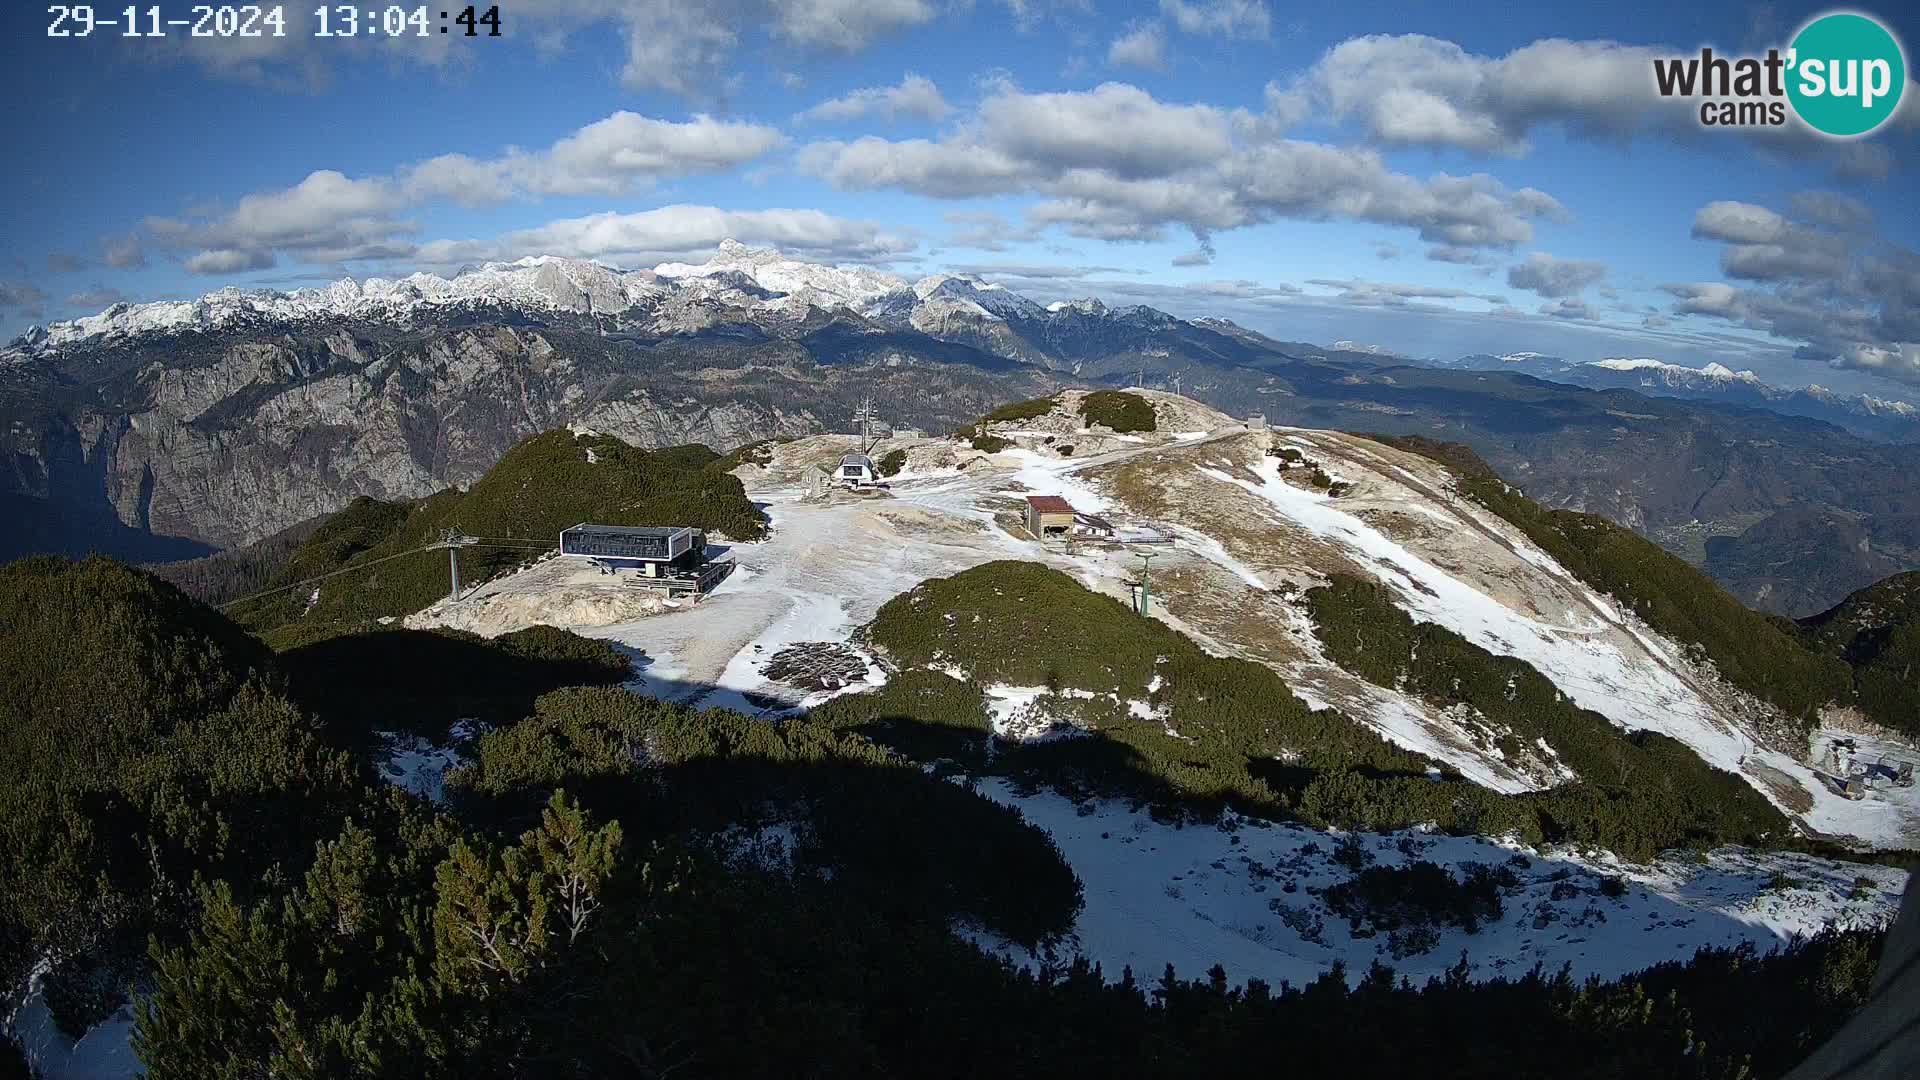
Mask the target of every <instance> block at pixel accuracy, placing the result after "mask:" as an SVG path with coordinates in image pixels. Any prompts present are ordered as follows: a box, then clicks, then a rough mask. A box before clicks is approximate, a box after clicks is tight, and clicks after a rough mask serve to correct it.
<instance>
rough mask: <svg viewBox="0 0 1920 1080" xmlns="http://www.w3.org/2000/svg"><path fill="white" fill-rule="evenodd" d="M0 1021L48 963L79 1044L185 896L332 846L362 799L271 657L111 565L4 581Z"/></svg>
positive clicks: (25, 564) (53, 563) (5, 576)
mask: <svg viewBox="0 0 1920 1080" xmlns="http://www.w3.org/2000/svg"><path fill="white" fill-rule="evenodd" d="M0 626H4V627H5V633H6V643H5V647H4V648H0V686H4V687H5V691H4V693H0V881H4V882H6V885H5V887H4V888H0V1014H10V1013H11V1012H12V1010H13V1009H14V1008H15V1007H17V1006H18V1005H19V1003H20V999H19V995H20V994H22V993H24V991H25V989H26V986H27V978H28V973H29V972H30V971H31V970H32V969H33V968H34V967H35V966H36V965H38V964H39V963H41V962H43V961H45V962H50V963H51V964H52V968H51V969H50V972H49V979H50V983H49V985H48V994H49V999H50V1001H51V1002H52V1003H53V1006H54V1008H55V1012H56V1019H57V1020H59V1022H61V1023H62V1024H63V1025H66V1026H67V1029H68V1034H70V1035H77V1034H79V1033H80V1032H81V1031H84V1029H85V1027H86V1026H87V1025H88V1024H90V1023H92V1022H95V1021H97V1020H99V1019H101V1018H103V1017H104V1016H105V1015H107V1014H110V1013H111V1012H113V1011H114V1010H116V1009H118V1008H119V1007H120V1005H121V1004H122V1003H123V1002H124V999H125V994H124V991H125V988H126V987H127V986H129V985H132V982H133V979H134V977H135V976H136V975H137V974H138V973H139V972H140V970H141V969H142V967H143V966H144V956H145V952H146V947H147V941H148V939H149V936H159V937H161V938H162V939H171V938H173V937H174V936H176V935H177V933H178V931H179V927H180V924H181V920H182V919H184V918H185V917H186V915H187V913H189V912H190V911H192V910H193V906H194V888H195V882H196V881H197V880H199V879H201V878H202V877H203V876H207V875H213V876H230V877H232V878H233V879H234V880H236V881H239V882H243V883H247V884H248V885H249V886H251V885H252V884H253V883H255V882H256V881H257V880H258V878H259V875H261V874H263V873H266V872H267V871H268V869H269V868H270V867H271V866H273V865H275V864H278V863H281V862H283V861H285V860H289V859H299V858H303V857H304V856H305V854H306V853H308V852H310V851H311V850H312V847H313V844H314V843H315V842H316V841H317V840H319V839H320V838H321V837H323V836H326V835H329V834H330V832H331V830H332V829H333V828H334V827H336V826H337V823H338V821H339V815H340V813H341V812H342V808H343V806H344V805H345V803H346V802H347V801H348V800H349V799H350V797H351V793H352V792H353V791H354V790H355V789H356V786H357V781H358V776H359V774H358V771H357V770H356V769H355V768H354V767H353V765H352V763H351V761H350V759H349V758H348V757H347V756H346V755H344V754H340V753H337V752H334V751H332V750H330V749H328V748H327V747H326V746H325V745H324V744H323V743H322V742H321V741H320V740H319V739H318V738H317V737H316V733H315V731H314V728H313V725H312V723H311V722H310V721H309V720H308V718H307V717H306V716H305V715H304V714H303V713H301V712H300V710H298V709H297V708H295V707H294V705H293V704H292V703H291V702H289V701H288V700H287V698H286V696H285V695H284V693H283V692H282V688H281V685H280V681H279V677H278V674H277V672H276V671H275V670H274V665H273V658H272V655H271V654H270V653H269V652H268V651H267V650H266V649H265V647H264V646H262V645H261V644H260V643H259V642H258V641H257V640H255V639H253V638H251V637H249V636H248V635H247V634H246V633H245V632H244V631H243V630H241V629H240V628H239V627H237V626H234V625H233V624H232V623H230V622H228V621H227V620H226V619H224V618H222V617H221V616H220V615H219V614H218V613H216V612H214V611H213V610H212V609H210V608H207V607H204V606H202V605H200V604H198V603H195V602H194V601H191V600H189V599H188V598H187V597H186V596H184V595H183V594H182V593H181V592H180V591H179V590H178V589H176V588H174V587H173V586H172V585H169V584H166V583H165V582H162V581H160V580H158V579H156V578H154V577H152V576H150V575H148V574H145V573H142V572H140V571H137V570H133V569H130V568H128V567H126V566H123V565H121V564H119V563H115V562H111V561H109V560H106V559H101V558H92V559H88V560H86V561H84V562H79V563H70V562H68V561H66V560H64V559H54V558H36V559H28V560H22V561H20V562H16V563H13V564H11V565H8V566H6V567H5V568H4V569H0Z"/></svg>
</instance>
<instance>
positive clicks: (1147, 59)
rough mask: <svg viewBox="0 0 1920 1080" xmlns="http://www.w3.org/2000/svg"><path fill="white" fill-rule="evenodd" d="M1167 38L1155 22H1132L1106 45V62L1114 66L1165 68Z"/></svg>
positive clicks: (1159, 69)
mask: <svg viewBox="0 0 1920 1080" xmlns="http://www.w3.org/2000/svg"><path fill="white" fill-rule="evenodd" d="M1166 49H1167V38H1166V35H1165V34H1164V33H1162V32H1161V30H1160V26H1159V24H1157V23H1144V24H1132V25H1131V26H1130V27H1129V28H1128V30H1127V32H1126V33H1124V34H1121V35H1120V36H1119V37H1117V38H1114V39H1113V44H1111V45H1109V46H1107V63H1109V64H1112V65H1113V66H1114V67H1137V68H1146V69H1147V70H1148V71H1165V70H1166V69H1167V57H1166Z"/></svg>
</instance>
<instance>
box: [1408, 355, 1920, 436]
mask: <svg viewBox="0 0 1920 1080" xmlns="http://www.w3.org/2000/svg"><path fill="white" fill-rule="evenodd" d="M1423 363H1424V365H1425V366H1428V367H1439V368H1448V369H1453V370H1468V371H1518V372H1523V373H1525V374H1528V375H1532V376H1535V377H1537V378H1542V379H1549V380H1552V381H1553V382H1560V383H1566V384H1568V385H1570V386H1587V387H1595V388H1607V389H1616V388H1617V389H1629V390H1637V391H1639V392H1641V393H1643V394H1648V395H1652V396H1655V397H1677V398H1686V399H1688V400H1693V401H1716V402H1723V403H1726V404H1731V405H1747V406H1751V407H1753V408H1758V409H1766V410H1768V411H1770V412H1776V413H1780V414H1782V415H1784V416H1806V417H1811V418H1813V419H1815V420H1825V421H1826V422H1828V423H1830V424H1834V425H1837V426H1839V427H1843V428H1846V429H1847V430H1848V431H1851V432H1854V433H1855V434H1857V435H1864V436H1866V437H1867V438H1870V439H1884V440H1888V441H1893V442H1906V441H1910V440H1914V439H1920V408H1916V407H1915V406H1914V405H1911V404H1909V403H1907V402H1905V401H1896V400H1889V399H1887V398H1880V397H1875V396H1873V395H1871V394H1840V393H1836V392H1835V391H1832V390H1829V389H1827V388H1826V387H1824V386H1820V385H1818V384H1813V385H1808V386H1805V387H1801V388H1784V387H1778V386H1774V385H1772V384H1770V383H1767V382H1766V381H1764V380H1763V379H1761V378H1760V376H1758V375H1756V374H1754V373H1753V372H1751V371H1735V370H1733V369H1732V368H1729V367H1727V366H1726V365H1724V364H1720V363H1709V364H1707V365H1706V366H1704V367H1697V368H1694V367H1686V366H1684V365H1681V364H1670V363H1666V362H1665V361H1661V360H1655V359H1650V358H1645V357H1641V358H1635V359H1628V358H1613V359H1607V360H1595V361H1590V362H1587V363H1574V362H1573V361H1570V360H1564V359H1562V358H1560V357H1557V356H1547V355H1545V354H1543V353H1533V352H1517V353H1508V354H1506V355H1504V356H1492V355H1488V354H1486V353H1476V354H1474V355H1472V356H1463V357H1460V358H1459V359H1458V360H1448V361H1440V360H1430V361H1424V362H1423Z"/></svg>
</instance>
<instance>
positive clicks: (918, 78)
mask: <svg viewBox="0 0 1920 1080" xmlns="http://www.w3.org/2000/svg"><path fill="white" fill-rule="evenodd" d="M952 112H953V106H951V105H949V104H947V99H946V98H945V97H943V96H941V94H940V88H939V87H938V86H935V85H934V84H933V80H932V79H929V78H926V77H925V76H922V75H916V74H914V73H913V72H908V73H907V74H906V75H905V76H903V77H902V78H901V80H900V84H899V85H898V86H870V87H866V88H864V89H860V90H855V91H852V92H851V93H848V94H844V95H842V96H840V97H837V98H833V99H832V100H829V101H823V102H821V103H820V104H818V105H815V106H814V107H813V108H811V109H808V110H807V111H806V112H803V113H801V114H800V115H799V117H797V118H796V119H800V120H828V121H845V120H857V119H860V118H862V117H868V116H873V117H878V118H880V119H882V120H898V119H901V118H902V117H907V118H912V119H918V120H927V121H940V120H945V119H946V118H947V117H948V116H949V115H950V114H951V113H952Z"/></svg>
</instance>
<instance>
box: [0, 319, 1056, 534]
mask: <svg viewBox="0 0 1920 1080" xmlns="http://www.w3.org/2000/svg"><path fill="white" fill-rule="evenodd" d="M144 353H145V355H146V356H147V357H148V359H146V360H145V362H144V363H141V364H139V365H137V366H134V367H131V368H129V369H128V370H127V371H126V372H124V373H122V374H121V375H120V376H118V377H117V378H108V379H106V380H104V381H103V382H101V383H96V384H94V385H91V386H84V385H83V386H82V387H79V388H69V389H68V390H67V394H66V396H67V400H65V401H58V402H55V403H54V404H53V405H52V406H51V407H49V408H47V409H46V410H45V411H44V412H42V413H41V414H40V415H39V416H37V417H32V418H22V419H21V420H18V421H16V422H15V423H13V424H12V425H10V427H9V430H8V432H7V434H6V441H7V447H6V449H7V450H8V451H9V454H8V458H9V460H10V461H11V463H12V466H13V468H12V470H11V474H10V475H9V476H7V477H6V479H7V481H8V482H9V483H10V484H11V486H12V489H13V494H15V495H23V496H28V497H30V498H31V499H32V500H35V501H34V502H30V503H28V504H27V505H28V506H29V508H30V510H31V511H32V512H36V513H42V514H45V515H46V516H48V517H49V518H50V519H60V520H65V519H67V518H69V517H72V516H73V515H74V514H75V513H76V511H77V509H80V508H85V509H87V510H88V511H89V513H91V514H92V516H91V517H90V518H88V519H87V520H89V521H91V522H93V523H94V524H92V525H87V526H83V527H80V528H77V529H71V530H67V532H68V533H69V534H70V535H66V536H65V538H64V543H60V544H49V543H48V542H47V541H46V539H45V537H44V536H40V537H39V538H38V539H37V540H35V541H31V542H30V547H31V548H41V549H45V548H48V547H54V548H56V549H61V550H74V551H78V550H85V549H87V548H88V547H90V546H98V545H96V544H94V543H92V542H91V541H90V539H89V537H90V535H91V534H93V533H97V532H99V531H100V530H101V529H108V530H112V529H114V528H116V527H118V528H123V529H125V530H131V531H133V532H136V533H140V534H146V535H150V536H153V537H175V538H186V539H189V540H192V541H197V542H199V543H201V544H204V545H207V546H211V547H227V546H231V545H236V544H241V543H246V542H249V541H252V540H255V539H258V538H260V537H263V536H267V535H269V534H271V533H273V532H276V531H278V530H280V529H282V528H285V527H286V526H288V525H291V524H294V523H296V522H299V521H304V520H306V519H308V518H311V517H313V516H314V515H316V514H321V513H326V512H329V511H331V510H334V509H337V508H338V507H339V506H341V505H343V504H344V503H346V502H347V501H348V500H350V499H352V498H353V497H355V496H358V495H370V496H373V497H375V498H380V499H411V498H418V497H420V496H424V495H428V494H431V493H432V492H434V491H438V490H441V489H444V488H446V487H448V486H452V485H461V484H465V483H468V482H470V481H472V480H474V479H476V478H478V477H479V476H480V475H481V474H483V473H484V472H485V471H486V469H487V468H488V467H490V466H491V465H492V464H493V463H494V462H495V461H497V460H498V459H499V458H500V456H501V455H502V454H503V453H505V452H506V450H507V449H508V448H510V447H512V446H513V445H514V444H515V443H516V442H518V441H519V440H521V439H523V438H525V437H527V436H528V435H532V434H535V433H537V432H540V431H545V430H550V429H553V428H557V427H566V426H582V427H588V428H592V429H594V430H597V431H602V432H604V433H606V434H609V435H613V436H615V437H618V438H620V439H623V440H625V441H628V442H631V443H634V444H636V445H640V446H673V445H681V444H685V443H703V444H706V445H708V446H712V447H715V448H719V449H727V448H731V447H733V446H737V445H740V444H742V443H746V442H751V441H754V440H756V439H763V438H769V437H785V436H798V435H805V434H811V433H815V432H819V431H823V430H833V429H835V428H841V429H844V428H846V427H848V426H849V423H850V417H851V415H852V412H853V409H854V403H855V402H857V401H858V399H859V398H860V397H861V396H862V395H863V394H864V393H865V392H867V391H868V390H871V391H872V392H873V393H874V394H875V396H876V397H882V391H886V393H885V396H884V397H882V400H883V401H886V402H887V403H888V411H889V413H890V414H891V416H890V418H892V419H894V420H895V421H896V422H898V423H903V424H906V423H911V424H915V425H919V426H924V427H940V426H944V427H946V428H951V427H952V426H954V425H955V424H957V423H958V422H959V421H960V420H962V419H964V418H966V417H968V416H970V415H974V414H976V413H977V411H978V410H979V409H981V408H983V407H986V406H988V405H990V404H991V403H993V402H995V401H998V400H999V399H1000V398H1001V397H1003V396H1004V394H1005V391H1004V390H1003V389H1001V388H1000V387H1003V386H1004V385H1006V380H1005V378H1004V377H1000V378H990V377H988V376H986V375H984V374H983V373H980V372H975V371H970V370H968V369H966V368H965V367H964V366H959V365H950V364H940V363H932V362H924V361H920V360H918V359H915V358H912V357H908V358H907V359H906V360H905V362H904V363H901V362H897V361H898V360H899V358H898V357H895V358H892V360H893V361H895V362H890V363H887V364H883V365H862V364H846V365H831V366H826V365H817V364H814V363H812V362H811V360H810V359H809V358H808V357H807V355H806V353H805V351H804V350H801V349H796V348H793V347H790V346H786V345H783V344H781V343H766V344H765V345H764V347H762V348H760V349H757V350H752V351H750V352H747V353H744V354H743V353H741V352H739V351H735V350H729V349H714V350H709V351H708V352H707V353H706V354H704V355H703V354H702V353H701V352H700V351H698V350H689V349H687V348H686V347H685V343H684V342H680V343H660V342H652V343H623V342H616V341H611V340H609V339H607V338H603V337H601V336H599V335H598V334H589V333H585V332H582V331H577V330H570V329H564V328H554V327H516V326H512V325H503V324H500V323H490V324H482V325H476V326H472V327H437V328H432V329H429V330H425V331H418V332H414V333H409V334H403V335H396V334H393V333H391V332H390V331H386V330H383V329H380V328H374V327H353V326H334V327H331V328H329V329H327V330H325V331H324V332H320V333H309V334H288V333H282V334H279V335H273V334H260V335H248V336H244V337H241V338H239V339H237V340H228V341H221V342H218V343H216V344H215V346H214V347H213V348H211V349H207V348H206V347H205V343H204V342H192V343H175V344H174V346H173V347H171V348H168V349H159V348H155V347H151V346H150V347H148V348H147V349H146V350H144ZM766 361H774V363H771V364H768V363H765V362H766ZM74 366H75V365H74V363H72V362H69V364H68V365H67V367H66V368H65V369H62V370H60V371H59V372H57V374H58V375H59V376H60V377H61V378H62V379H71V378H73V377H74V376H75V375H77V374H78V375H84V372H76V371H74V370H73V368H74ZM1016 381H1023V380H1016ZM116 396H121V397H123V398H124V399H126V400H123V401H121V402H119V403H118V407H116V403H115V402H114V401H113V398H114V397H116ZM34 421H37V422H34ZM44 531H45V530H42V532H44ZM13 546H14V547H16V548H20V547H27V546H29V545H27V544H22V543H21V542H19V541H17V540H16V542H15V544H14V545H13ZM175 553H176V552H175V550H174V549H171V548H170V549H169V550H168V554H175ZM4 554H11V553H10V552H4V551H0V555H4Z"/></svg>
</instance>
